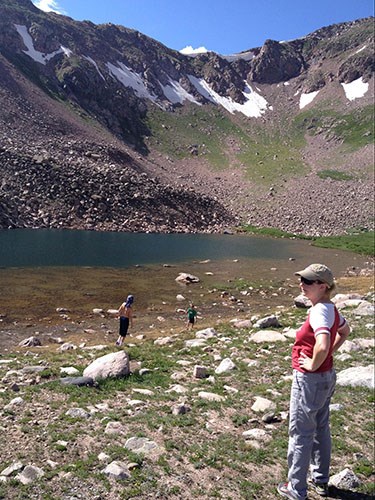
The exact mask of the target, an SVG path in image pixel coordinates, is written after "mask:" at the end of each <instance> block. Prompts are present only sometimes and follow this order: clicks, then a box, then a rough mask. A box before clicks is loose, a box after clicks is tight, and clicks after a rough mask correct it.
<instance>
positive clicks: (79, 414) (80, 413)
mask: <svg viewBox="0 0 375 500" xmlns="http://www.w3.org/2000/svg"><path fill="white" fill-rule="evenodd" d="M65 415H68V416H69V417H72V418H89V417H90V413H89V412H88V411H86V410H84V409H83V408H70V410H68V411H66V412H65Z"/></svg>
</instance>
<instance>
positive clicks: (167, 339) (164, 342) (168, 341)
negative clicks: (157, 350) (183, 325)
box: [154, 337, 174, 345]
mask: <svg viewBox="0 0 375 500" xmlns="http://www.w3.org/2000/svg"><path fill="white" fill-rule="evenodd" d="M173 342H174V339H172V337H159V338H158V339H156V340H154V344H155V345H167V344H173Z"/></svg>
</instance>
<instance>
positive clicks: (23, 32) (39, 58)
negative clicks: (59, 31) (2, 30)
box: [14, 24, 72, 65]
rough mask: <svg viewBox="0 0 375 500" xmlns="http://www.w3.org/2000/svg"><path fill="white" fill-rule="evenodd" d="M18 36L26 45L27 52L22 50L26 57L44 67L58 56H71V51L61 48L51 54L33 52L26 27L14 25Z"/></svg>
mask: <svg viewBox="0 0 375 500" xmlns="http://www.w3.org/2000/svg"><path fill="white" fill-rule="evenodd" d="M14 26H15V28H16V30H17V32H18V34H19V35H20V36H21V38H22V40H23V43H24V44H25V45H26V47H27V50H23V51H22V52H24V53H25V54H26V55H27V56H29V57H31V59H33V60H34V61H36V62H38V63H40V64H44V65H46V63H47V62H48V61H49V60H50V59H52V58H53V57H55V56H56V55H58V54H65V55H66V56H67V57H70V56H71V55H72V51H71V50H70V49H67V48H66V47H63V46H61V47H60V49H58V50H55V51H54V52H51V53H50V54H44V53H43V52H39V51H38V50H35V48H34V43H33V39H32V38H31V35H30V33H29V32H28V30H27V28H26V26H22V25H21V24H15V25H14Z"/></svg>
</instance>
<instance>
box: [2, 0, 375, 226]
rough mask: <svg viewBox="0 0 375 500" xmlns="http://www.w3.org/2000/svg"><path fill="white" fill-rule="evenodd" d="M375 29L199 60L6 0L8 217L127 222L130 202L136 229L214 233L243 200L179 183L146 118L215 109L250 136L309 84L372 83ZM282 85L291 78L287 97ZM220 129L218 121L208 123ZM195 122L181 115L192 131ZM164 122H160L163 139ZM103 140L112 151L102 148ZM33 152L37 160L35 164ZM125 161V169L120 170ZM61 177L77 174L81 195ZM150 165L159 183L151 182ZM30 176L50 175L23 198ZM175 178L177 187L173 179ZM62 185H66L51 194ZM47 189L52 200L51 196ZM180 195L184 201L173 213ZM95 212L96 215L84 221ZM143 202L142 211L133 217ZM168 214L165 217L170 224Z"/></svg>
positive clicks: (119, 30) (33, 179)
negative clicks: (117, 190)
mask: <svg viewBox="0 0 375 500" xmlns="http://www.w3.org/2000/svg"><path fill="white" fill-rule="evenodd" d="M371 27H372V20H371V19H369V20H361V21H355V22H352V23H344V24H340V25H336V26H332V27H327V28H322V29H321V30H318V31H316V32H315V33H312V34H311V35H308V36H306V37H305V38H303V39H299V40H295V41H291V42H282V43H280V42H277V41H272V40H266V42H265V43H264V45H263V47H257V48H253V49H249V50H246V51H244V52H242V53H240V54H237V55H232V56H222V55H219V54H215V53H206V54H201V55H198V56H195V57H189V56H185V55H182V54H180V53H178V52H176V51H173V50H170V49H169V48H167V47H165V46H164V45H162V44H161V43H159V42H158V41H156V40H153V39H150V38H148V37H146V36H145V35H143V34H141V33H139V32H137V31H135V30H131V29H127V28H125V27H123V26H116V25H113V24H106V25H94V24H93V23H91V22H89V21H84V22H77V21H74V20H73V19H70V18H68V17H64V16H60V15H56V14H53V13H49V14H46V13H44V12H41V11H40V10H38V9H37V8H36V7H35V6H34V5H33V4H32V3H31V1H29V0H1V2H0V65H1V73H0V75H1V76H0V92H1V100H2V103H3V106H2V109H1V110H0V128H1V132H2V137H3V144H2V146H1V147H2V151H1V154H2V171H3V178H4V179H5V181H3V185H2V188H1V191H0V201H1V200H2V201H1V203H2V207H3V210H2V214H1V216H0V224H1V225H2V227H7V226H11V227H17V226H19V225H21V226H25V225H26V226H32V225H47V226H48V225H52V226H56V225H64V226H68V227H70V226H77V227H81V226H83V227H85V226H87V225H92V226H93V227H95V226H96V227H99V228H106V229H107V228H110V229H112V228H116V227H119V226H120V227H121V228H123V225H122V224H121V223H120V220H122V219H123V218H124V217H125V215H124V211H122V210H121V209H120V206H123V207H127V208H126V210H125V209H124V210H125V212H127V213H129V212H131V213H133V216H132V217H131V221H132V225H133V226H134V225H136V226H137V229H139V230H147V229H149V228H152V229H153V230H154V228H158V227H161V226H163V230H212V229H214V228H217V227H223V225H226V224H230V223H232V222H233V220H234V219H233V215H237V214H236V209H234V211H233V210H230V211H229V212H228V210H227V208H228V207H227V208H224V207H223V206H222V201H221V200H220V199H219V198H218V197H216V199H214V198H213V197H212V196H211V194H212V190H211V189H210V187H209V186H208V185H207V186H206V187H207V189H205V192H204V193H202V190H201V191H200V194H198V192H199V189H196V190H194V191H193V190H192V189H191V186H190V187H189V189H186V186H183V185H181V186H178V185H177V184H178V183H176V182H174V181H175V179H174V178H173V171H171V170H170V169H169V168H168V162H169V160H168V161H167V163H165V162H162V163H163V165H160V161H157V160H155V157H157V154H158V150H159V149H160V148H162V146H163V144H161V143H160V140H159V139H158V140H154V141H151V140H149V138H152V137H156V136H157V133H156V130H155V123H154V122H152V120H151V119H150V117H151V116H153V113H155V112H157V113H159V112H161V113H162V116H164V117H166V121H168V120H169V118H167V117H168V115H170V114H171V113H174V114H175V116H180V115H181V116H183V115H184V113H186V111H184V110H185V109H186V110H188V111H187V112H188V113H190V111H191V110H192V109H193V110H194V109H196V110H197V112H198V110H210V109H214V108H216V109H217V110H218V114H217V117H216V118H214V119H215V120H217V119H219V120H222V119H223V117H225V119H227V118H228V117H229V120H232V121H234V123H236V126H240V127H242V129H243V131H244V132H245V133H247V132H246V130H248V128H249V127H250V128H251V127H253V128H256V127H258V124H259V121H260V123H264V124H265V126H269V124H275V123H277V121H278V120H280V117H281V116H282V115H290V116H297V115H298V101H299V99H300V96H301V94H303V93H306V94H309V93H312V92H317V91H321V90H322V92H323V91H325V89H326V90H327V92H328V91H329V88H331V87H332V88H333V86H334V85H340V84H342V83H344V84H348V83H351V82H353V81H356V80H358V79H362V81H363V82H364V83H366V82H370V81H372V75H373V71H374V56H373V50H372V47H373V45H372V44H373V33H372V29H371ZM286 85H289V86H290V89H291V91H290V93H289V94H288V97H287V96H286V95H285V92H286ZM292 90H293V93H292ZM296 105H297V106H296ZM199 112H201V111H199ZM193 113H195V111H193ZM212 116H214V115H211V117H212ZM239 119H241V120H242V121H241V120H240V121H239ZM257 120H258V122H257V123H256V121H257ZM216 126H217V123H210V124H208V125H207V127H206V130H205V131H204V133H205V134H209V133H210V132H209V130H210V129H214V128H215V127H216ZM272 126H273V125H272ZM189 127H190V125H189V124H188V127H186V126H185V131H186V133H187V135H186V137H188V136H189V131H188V128H189ZM168 130H170V129H168V127H165V128H164V131H165V132H166V138H165V140H166V142H168V140H169V139H168ZM170 133H171V134H173V130H170ZM190 136H192V134H190ZM192 137H193V136H192ZM170 139H171V140H173V136H172V135H171V136H170ZM233 140H236V139H233ZM158 141H159V142H158ZM226 141H227V142H228V141H229V142H230V141H231V139H230V138H227V139H226ZM67 144H69V146H67ZM97 145H98V147H99V149H100V153H97V152H96V146H97ZM204 147H205V146H204ZM202 148H203V146H201V145H196V144H191V145H189V151H190V152H193V153H191V154H194V155H196V154H198V156H199V151H200V150H201V149H202ZM113 150H116V151H118V154H117V153H116V154H115V157H116V158H117V160H115V161H114V162H112V163H111V161H110V160H109V159H108V158H109V156H111V154H109V153H108V151H113ZM67 151H69V153H68V155H67ZM103 151H107V153H105V155H104V156H102V154H103ZM34 152H35V154H36V156H37V157H38V158H39V160H40V158H42V160H41V161H37V162H35V161H34V159H33V158H34V156H35V154H34ZM91 153H93V154H94V156H90V154H91ZM97 154H99V157H96V156H95V155H97ZM155 155H156V156H155ZM93 158H95V161H94V160H93ZM229 161H230V162H231V160H229ZM202 164H204V162H203V161H202ZM28 165H29V167H28ZM36 165H41V166H42V167H43V168H42V167H40V168H38V167H36ZM83 165H84V166H83ZM119 165H120V166H121V168H124V169H125V170H126V174H125V173H124V172H122V171H121V172H119V171H118V170H117V169H118V168H119ZM14 166H16V168H13V167H14ZM178 168H180V167H178ZM178 168H177V170H178ZM184 168H185V167H184ZM205 168H206V167H205ZM56 169H60V170H56ZM90 169H93V170H95V171H96V170H98V169H99V170H100V172H101V176H102V177H100V183H101V185H102V188H101V191H100V193H97V192H96V191H95V190H94V189H93V183H92V182H90V181H89V174H90ZM161 170H162V171H161ZM167 170H168V175H167V173H166V171H167ZM57 171H58V172H59V175H58V176H57V177H56V175H57V173H56V172H57ZM60 174H61V175H60ZM164 174H165V175H164ZM64 175H65V177H66V175H67V176H69V175H70V176H72V178H74V181H73V183H74V185H76V184H77V187H76V188H75V191H74V193H75V194H74V193H73V192H70V191H69V186H68V184H69V183H67V182H68V181H65V180H64V179H65V177H64ZM123 175H125V177H126V179H125V178H124V182H125V184H126V186H127V187H128V186H129V185H128V184H127V183H128V182H130V181H129V179H128V177H127V176H130V177H131V183H132V184H133V183H134V184H135V185H137V186H138V187H137V188H135V192H134V193H133V191H132V189H130V188H129V187H128V189H127V190H126V191H127V194H126V200H125V201H124V200H123V199H119V198H118V197H116V196H115V195H114V191H113V189H114V186H115V185H116V182H118V176H120V177H121V176H123ZM140 175H143V176H145V175H146V176H147V179H154V180H153V181H150V182H148V181H147V182H143V181H144V180H145V178H142V177H141V178H139V176H140ZM163 177H164V180H163ZM20 178H26V179H27V180H28V182H29V183H30V185H33V186H35V185H36V184H38V183H39V184H40V186H42V187H41V193H40V196H39V195H38V197H37V198H38V199H37V200H34V201H33V202H32V203H28V200H30V197H31V196H32V195H33V194H35V195H36V193H37V192H38V191H37V190H35V189H29V190H26V191H27V193H25V192H23V194H22V195H20V194H19V195H18V196H17V195H15V193H16V192H17V189H18V190H21V187H20V184H19V181H18V179H20ZM67 178H68V177H66V179H67ZM166 179H169V180H171V181H173V182H172V184H174V187H172V185H170V186H169V185H168V187H167V188H166V187H165V185H164V184H163V183H165V180H166ZM56 182H57V183H58V184H60V188H59V189H58V192H59V194H58V195H57V194H56V196H54V195H53V193H54V189H52V186H53V185H54V183H56ZM97 182H99V180H98V179H97ZM17 186H18V187H17ZM61 186H65V188H64V189H62V188H61ZM105 186H108V191H106V188H105ZM233 187H235V186H233V185H231V189H233ZM43 190H44V192H47V193H48V196H47V198H48V199H49V201H48V203H47V202H46V200H44V201H43V200H42V199H41V198H42V197H41V194H42V192H43ZM24 191H25V190H24ZM55 191H56V190H55ZM86 191H87V198H88V199H89V200H90V201H89V202H84V203H79V206H77V199H78V198H79V194H80V193H81V194H82V196H83V197H84V196H86V195H84V193H86ZM9 193H11V195H10V194H9ZM56 193H57V191H56ZM129 193H130V194H129ZM128 194H129V197H130V198H128ZM135 194H137V196H136V197H134V195H135ZM205 194H207V196H206V197H205V196H203V195H205ZM124 196H125V195H124ZM185 196H187V198H186V200H189V201H187V204H186V206H185V205H184V203H185V202H184V199H185ZM141 199H144V200H145V203H144V204H143V205H142V203H141V202H140V200H141ZM151 199H153V200H154V201H153V202H152V203H151V201H150V200H151ZM58 200H60V201H58ZM109 200H110V201H109ZM131 200H132V201H131ZM25 206H27V207H28V208H27V210H26V212H25V211H24V208H25ZM62 206H68V209H64V210H63V209H62V208H61V207H62ZM83 206H86V209H85V210H84V209H83ZM172 206H173V207H174V208H173V209H172V208H171V207H172ZM176 206H179V207H180V208H179V209H177V210H175V207H176ZM140 207H141V208H140ZM207 207H209V209H208V208H207ZM207 210H208V212H207ZM38 211H40V215H38V214H39V212H38ZM88 211H90V212H91V218H92V223H91V222H90V221H89V222H87V220H88V218H89V216H88V215H87V212H88ZM140 211H141V212H142V214H144V216H143V215H142V217H141V218H143V219H144V222H143V223H142V224H135V221H136V220H137V217H138V215H139V213H140ZM164 211H165V214H166V215H165V216H164V215H162V216H161V215H160V214H164ZM21 213H23V215H22V216H21V215H20V214H21ZM25 213H27V214H30V216H26V215H25ZM58 213H60V214H61V215H59V216H58V215H57V214H58ZM99 213H100V216H99V215H98V214H99ZM177 213H179V215H177ZM46 214H47V215H48V214H49V215H50V216H47V215H46ZM51 214H53V215H51ZM84 214H86V215H84ZM93 214H94V215H95V217H93ZM137 214H138V215H137ZM168 214H169V215H168ZM143 219H142V220H143ZM237 219H238V217H237ZM146 220H148V222H146ZM164 220H167V221H169V222H167V223H166V224H163V221H164Z"/></svg>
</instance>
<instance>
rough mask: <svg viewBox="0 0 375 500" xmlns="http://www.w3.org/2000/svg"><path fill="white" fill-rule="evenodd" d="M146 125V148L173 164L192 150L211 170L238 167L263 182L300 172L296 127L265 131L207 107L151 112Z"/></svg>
mask: <svg viewBox="0 0 375 500" xmlns="http://www.w3.org/2000/svg"><path fill="white" fill-rule="evenodd" d="M146 125H147V127H148V128H149V129H150V130H151V136H150V137H149V139H148V145H149V146H150V147H153V148H156V149H157V150H159V151H160V152H162V153H164V154H165V155H168V156H169V157H170V158H171V159H173V161H177V160H181V159H184V158H188V157H190V156H192V153H191V150H192V149H195V150H196V151H197V152H198V157H199V158H200V159H202V161H207V162H208V164H209V165H211V167H212V168H213V169H214V170H217V171H220V170H223V169H225V168H228V167H229V166H232V167H238V168H242V169H245V172H246V176H247V178H248V179H249V180H253V181H255V182H258V183H262V184H269V183H270V182H276V181H279V180H280V178H281V179H287V178H289V177H290V176H296V175H297V176H298V175H302V174H303V173H305V167H304V165H303V162H302V160H301V154H300V152H299V149H300V147H302V146H303V145H304V138H303V134H302V133H301V131H300V130H298V128H296V127H293V128H289V129H287V127H285V128H283V129H281V130H279V129H276V128H275V127H274V126H273V127H272V129H270V130H268V131H266V129H265V128H264V127H261V126H259V125H257V124H254V123H253V124H252V125H251V126H249V124H248V122H246V121H245V120H243V119H242V117H238V116H233V117H230V116H228V114H227V113H225V112H224V111H222V110H220V109H217V108H215V107H213V106H211V105H205V106H201V107H197V106H193V105H190V106H189V105H187V106H184V108H183V109H180V110H175V112H174V113H165V112H163V111H161V110H160V109H153V110H151V111H149V113H148V117H147V120H146ZM192 146H194V148H192Z"/></svg>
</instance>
